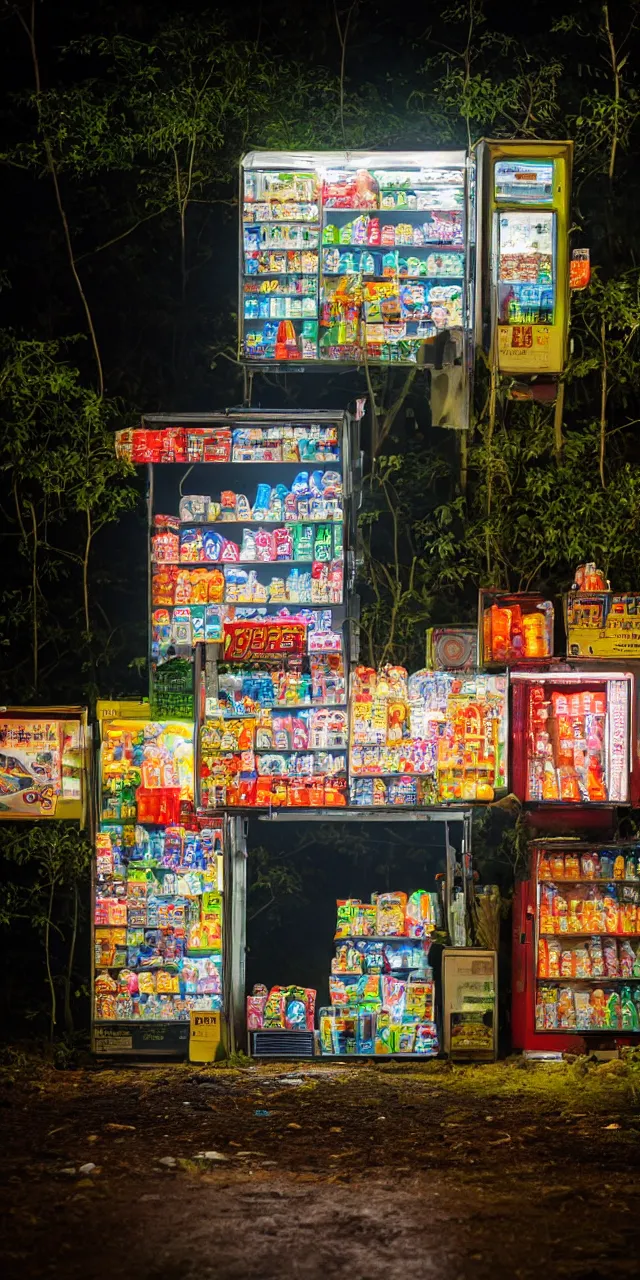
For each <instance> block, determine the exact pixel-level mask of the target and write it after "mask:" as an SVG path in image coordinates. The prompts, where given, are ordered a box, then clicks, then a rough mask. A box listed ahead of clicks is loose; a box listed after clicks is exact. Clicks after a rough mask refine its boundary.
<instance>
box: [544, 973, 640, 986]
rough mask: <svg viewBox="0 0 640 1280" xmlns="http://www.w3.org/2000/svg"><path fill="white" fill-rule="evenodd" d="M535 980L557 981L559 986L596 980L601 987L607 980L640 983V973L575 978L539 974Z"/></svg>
mask: <svg viewBox="0 0 640 1280" xmlns="http://www.w3.org/2000/svg"><path fill="white" fill-rule="evenodd" d="M536 982H545V983H546V982H558V983H560V986H566V985H567V983H568V982H597V983H598V986H600V987H603V986H606V985H607V983H608V982H639V983H640V973H639V974H638V975H637V977H635V978H633V977H631V978H612V977H611V976H610V975H609V974H604V975H603V976H602V977H601V978H576V977H575V976H573V975H572V976H571V977H570V978H558V977H555V976H554V977H553V978H541V977H540V975H538V977H537V978H536Z"/></svg>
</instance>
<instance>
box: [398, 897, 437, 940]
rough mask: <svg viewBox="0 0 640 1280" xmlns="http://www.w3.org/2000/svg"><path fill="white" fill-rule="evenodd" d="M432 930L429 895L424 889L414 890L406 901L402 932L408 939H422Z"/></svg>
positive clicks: (433, 925)
mask: <svg viewBox="0 0 640 1280" xmlns="http://www.w3.org/2000/svg"><path fill="white" fill-rule="evenodd" d="M434 928H435V921H434V919H433V910H432V901H431V894H430V893H428V892H427V891H426V890H424V889H416V890H415V891H414V892H413V893H412V894H411V896H410V898H409V899H408V901H407V905H406V910H405V930H404V932H405V933H406V935H407V937H409V938H424V937H427V936H428V935H429V934H431V933H432V932H433V930H434Z"/></svg>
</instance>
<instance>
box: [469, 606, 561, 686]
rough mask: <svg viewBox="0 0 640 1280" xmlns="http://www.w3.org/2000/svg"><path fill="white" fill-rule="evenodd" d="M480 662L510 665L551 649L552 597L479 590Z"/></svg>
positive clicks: (545, 654) (544, 654)
mask: <svg viewBox="0 0 640 1280" xmlns="http://www.w3.org/2000/svg"><path fill="white" fill-rule="evenodd" d="M478 614H479V617H480V620H481V626H480V629H479V638H480V665H481V666H499V667H505V666H514V665H518V663H520V664H521V663H529V662H537V661H539V660H544V659H548V658H550V657H551V655H552V653H553V624H554V608H553V601H552V600H547V599H545V597H544V596H543V595H539V594H537V593H536V592H529V591H527V592H525V591H519V592H515V593H514V594H513V595H508V594H507V593H506V592H503V591H490V590H486V589H483V590H481V591H480V599H479V604H478Z"/></svg>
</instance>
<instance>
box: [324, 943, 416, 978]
mask: <svg viewBox="0 0 640 1280" xmlns="http://www.w3.org/2000/svg"><path fill="white" fill-rule="evenodd" d="M333 941H334V942H411V943H412V944H413V945H415V944H416V943H417V942H430V941H431V936H430V935H429V936H427V937H426V938H410V937H409V935H408V934H406V933H341V934H340V936H339V937H338V936H336V937H334V939H333ZM332 977H334V978H337V977H339V974H337V973H334V974H332Z"/></svg>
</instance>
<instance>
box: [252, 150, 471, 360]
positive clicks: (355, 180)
mask: <svg viewBox="0 0 640 1280" xmlns="http://www.w3.org/2000/svg"><path fill="white" fill-rule="evenodd" d="M241 180H242V230H241V234H242V248H241V271H240V306H239V316H240V354H241V357H242V358H244V359H246V360H250V361H258V362H263V363H266V364H270V363H281V362H285V361H286V362H295V361H330V362H335V361H347V362H349V363H354V362H360V361H362V360H364V359H365V358H366V359H367V360H368V361H370V362H372V363H392V364H411V363H420V364H429V365H432V366H436V367H438V368H440V367H442V364H443V361H444V363H454V362H455V361H458V362H462V363H464V364H465V367H466V345H467V330H468V327H469V318H468V314H467V296H468V282H469V270H470V263H469V254H468V244H469V225H468V224H469V221H470V219H469V207H470V188H469V180H468V168H467V164H466V156H465V153H464V152H437V151H434V152H391V151H390V152H348V153H347V152H344V153H343V152H309V153H305V154H302V153H290V152H281V153H268V152H252V153H251V154H250V155H247V156H245V157H244V159H243V161H242V166H241ZM463 347H464V348H465V352H464V353H463Z"/></svg>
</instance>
